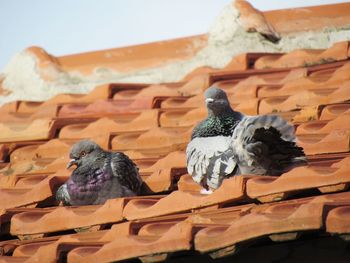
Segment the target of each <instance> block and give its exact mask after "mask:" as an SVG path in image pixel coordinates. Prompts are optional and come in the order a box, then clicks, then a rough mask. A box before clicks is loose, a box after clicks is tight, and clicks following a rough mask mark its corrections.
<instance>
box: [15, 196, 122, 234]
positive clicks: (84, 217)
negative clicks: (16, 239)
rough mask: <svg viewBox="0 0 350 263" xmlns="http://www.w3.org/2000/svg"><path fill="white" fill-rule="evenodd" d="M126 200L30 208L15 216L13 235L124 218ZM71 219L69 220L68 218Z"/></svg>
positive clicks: (56, 230) (55, 230)
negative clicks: (76, 205) (97, 203)
mask: <svg viewBox="0 0 350 263" xmlns="http://www.w3.org/2000/svg"><path fill="white" fill-rule="evenodd" d="M125 203H126V201H125V200H124V199H123V198H117V199H110V200H107V202H106V203H105V204H104V205H93V206H79V207H56V208H55V209H49V210H46V209H45V208H43V209H41V210H38V209H36V210H34V211H31V209H28V211H27V212H22V213H19V214H17V215H15V216H13V217H12V219H11V230H10V232H11V234H12V235H14V236H17V235H29V234H40V233H52V232H58V231H65V230H68V229H74V228H79V227H88V226H94V225H101V224H107V223H115V222H119V221H122V220H123V217H122V211H123V207H124V205H125ZM66 218H69V220H65V219H66Z"/></svg>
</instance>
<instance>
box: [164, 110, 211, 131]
mask: <svg viewBox="0 0 350 263" xmlns="http://www.w3.org/2000/svg"><path fill="white" fill-rule="evenodd" d="M207 115H208V112H207V109H206V108H203V107H198V108H195V109H191V110H188V109H178V110H166V111H164V112H162V113H161V115H160V118H159V123H160V126H161V127H188V126H193V125H195V124H197V123H198V122H200V121H201V120H203V119H205V118H206V117H207Z"/></svg>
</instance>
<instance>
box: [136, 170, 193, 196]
mask: <svg viewBox="0 0 350 263" xmlns="http://www.w3.org/2000/svg"><path fill="white" fill-rule="evenodd" d="M185 173H186V168H162V169H159V170H155V171H153V172H151V173H146V174H145V173H142V172H141V177H142V179H143V181H144V183H145V184H146V188H147V192H149V193H162V192H166V191H170V190H175V189H176V188H177V184H176V182H177V181H178V180H179V178H180V177H182V175H183V174H185Z"/></svg>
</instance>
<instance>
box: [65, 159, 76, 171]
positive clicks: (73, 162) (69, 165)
mask: <svg viewBox="0 0 350 263" xmlns="http://www.w3.org/2000/svg"><path fill="white" fill-rule="evenodd" d="M73 165H77V160H76V159H70V160H69V162H68V164H67V169H69V168H70V167H72V166H73Z"/></svg>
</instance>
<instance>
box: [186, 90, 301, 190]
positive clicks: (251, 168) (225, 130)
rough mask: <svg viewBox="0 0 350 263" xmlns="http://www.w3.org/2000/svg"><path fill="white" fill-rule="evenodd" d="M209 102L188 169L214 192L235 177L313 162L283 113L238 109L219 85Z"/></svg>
mask: <svg viewBox="0 0 350 263" xmlns="http://www.w3.org/2000/svg"><path fill="white" fill-rule="evenodd" d="M205 102H206V106H207V109H208V117H207V118H206V119H205V120H203V121H201V122H200V123H199V124H198V125H197V126H196V127H195V128H194V130H193V132H192V137H191V141H190V142H189V144H188V145H187V149H186V157H187V170H188V173H189V174H190V175H191V176H192V178H193V180H194V181H195V182H197V183H198V184H200V185H201V186H202V187H203V188H204V189H205V190H208V191H209V193H210V190H211V189H217V188H218V187H219V186H220V185H221V184H222V181H223V180H224V179H225V178H228V177H230V176H234V175H239V174H255V175H280V174H282V173H284V172H286V171H288V170H289V169H291V168H293V167H295V166H299V165H305V164H306V163H307V162H306V158H305V154H304V151H303V149H302V148H301V147H298V146H297V145H296V142H295V140H296V138H295V134H294V127H293V126H292V125H290V124H288V123H287V122H286V121H285V120H283V119H282V118H281V117H279V116H276V115H262V116H245V115H243V114H242V113H240V112H237V111H234V110H233V109H232V108H231V106H230V103H229V100H228V98H227V95H226V93H225V92H224V91H223V90H221V89H219V88H216V87H211V88H209V89H207V90H206V92H205ZM202 192H204V193H205V191H202Z"/></svg>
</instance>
